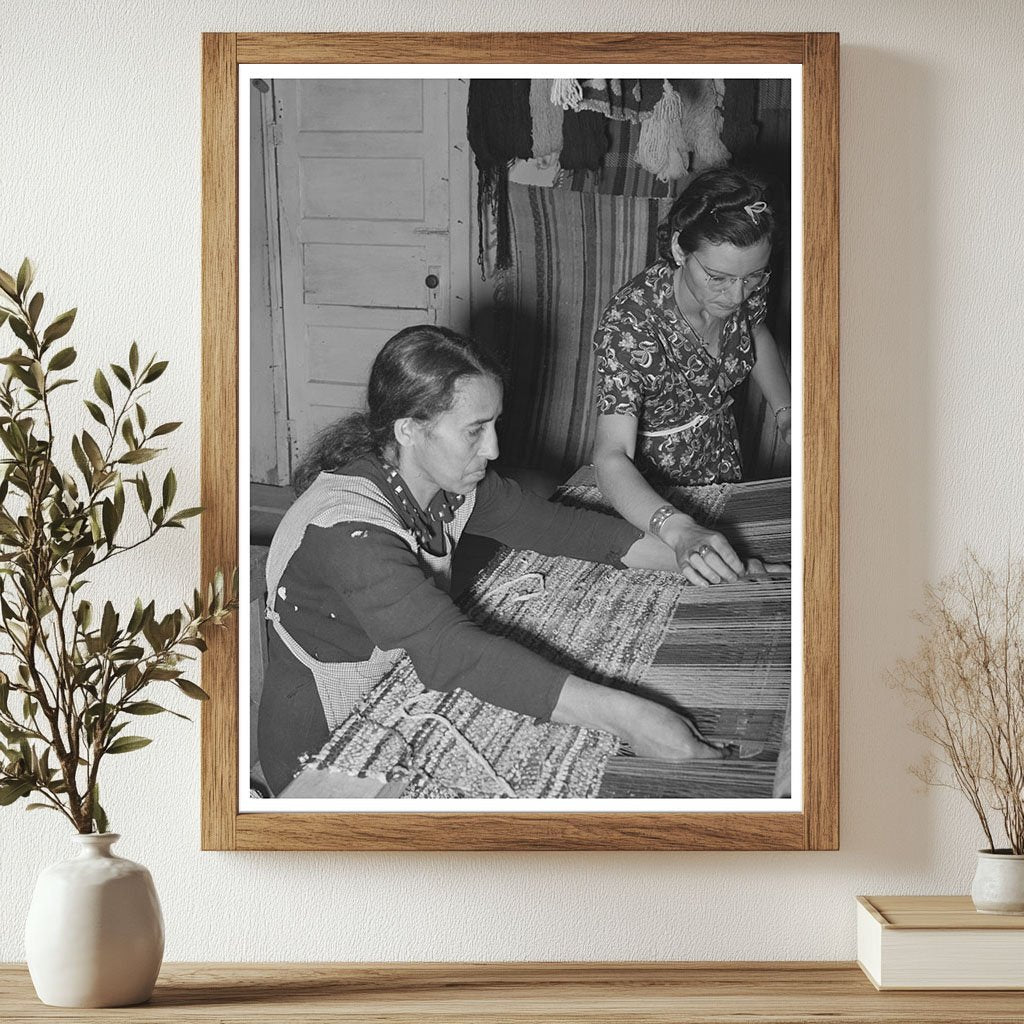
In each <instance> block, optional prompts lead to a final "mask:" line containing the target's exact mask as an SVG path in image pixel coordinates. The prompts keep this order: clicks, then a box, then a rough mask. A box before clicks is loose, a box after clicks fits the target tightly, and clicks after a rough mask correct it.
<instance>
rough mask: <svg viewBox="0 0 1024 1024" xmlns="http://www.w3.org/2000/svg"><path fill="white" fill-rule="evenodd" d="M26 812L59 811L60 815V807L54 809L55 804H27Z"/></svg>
mask: <svg viewBox="0 0 1024 1024" xmlns="http://www.w3.org/2000/svg"><path fill="white" fill-rule="evenodd" d="M25 810H26V811H57V812H58V813H60V808H59V807H54V806H53V804H27V805H26V807H25Z"/></svg>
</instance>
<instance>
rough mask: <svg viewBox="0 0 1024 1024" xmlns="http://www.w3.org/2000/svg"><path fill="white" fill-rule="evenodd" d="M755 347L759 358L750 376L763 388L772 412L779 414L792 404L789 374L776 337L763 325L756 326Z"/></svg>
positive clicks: (762, 390)
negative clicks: (783, 362) (783, 363)
mask: <svg viewBox="0 0 1024 1024" xmlns="http://www.w3.org/2000/svg"><path fill="white" fill-rule="evenodd" d="M754 347H755V350H756V355H757V358H756V360H755V362H754V368H753V369H752V370H751V371H750V376H751V377H753V378H754V380H755V382H756V383H757V386H758V387H759V388H760V389H761V393H762V394H763V395H764V397H765V399H766V401H767V402H768V405H769V406H770V407H771V410H772V412H773V413H776V414H777V413H778V412H779V410H781V409H785V408H788V406H789V405H790V387H789V375H788V374H787V373H786V368H785V366H783V365H782V357H781V356H780V355H779V347H778V345H776V344H775V339H774V338H773V337H772V336H771V332H770V331H769V330H768V329H767V328H766V327H764V326H763V325H759V326H758V327H756V328H754Z"/></svg>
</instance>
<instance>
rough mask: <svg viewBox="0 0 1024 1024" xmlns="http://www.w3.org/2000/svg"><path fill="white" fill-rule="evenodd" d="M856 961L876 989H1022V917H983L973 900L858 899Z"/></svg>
mask: <svg viewBox="0 0 1024 1024" xmlns="http://www.w3.org/2000/svg"><path fill="white" fill-rule="evenodd" d="M857 962H858V963H859V964H860V966H861V968H862V970H863V971H864V973H865V974H866V975H867V976H868V978H869V979H870V980H871V983H872V984H873V985H874V986H875V988H878V989H914V988H931V989H964V988H978V989H998V988H1002V989H1024V915H1015V914H979V913H978V912H977V911H976V910H975V909H974V904H973V903H972V902H971V898H970V896H858V897H857ZM1021 1016H1022V1019H1024V1002H1022V1004H1021Z"/></svg>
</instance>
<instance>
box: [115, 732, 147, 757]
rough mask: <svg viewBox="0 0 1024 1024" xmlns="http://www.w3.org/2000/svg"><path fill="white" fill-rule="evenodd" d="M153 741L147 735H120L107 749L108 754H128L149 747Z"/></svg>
mask: <svg viewBox="0 0 1024 1024" xmlns="http://www.w3.org/2000/svg"><path fill="white" fill-rule="evenodd" d="M152 742H153V741H152V740H151V739H148V738H147V737H146V736H119V737H118V738H117V739H116V740H114V742H113V743H111V744H110V746H109V747H107V749H106V753H108V754H127V753H129V752H130V751H132V750H141V749H142V748H143V747H148V746H149V745H150V743H152Z"/></svg>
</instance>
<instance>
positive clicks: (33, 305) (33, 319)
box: [28, 292, 43, 329]
mask: <svg viewBox="0 0 1024 1024" xmlns="http://www.w3.org/2000/svg"><path fill="white" fill-rule="evenodd" d="M42 308H43V293H42V292H36V293H35V295H33V296H32V301H31V302H30V303H29V304H28V322H29V323H30V324H31V325H32V327H33V329H34V328H35V326H36V324H37V323H38V322H39V313H40V311H41V310H42Z"/></svg>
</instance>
